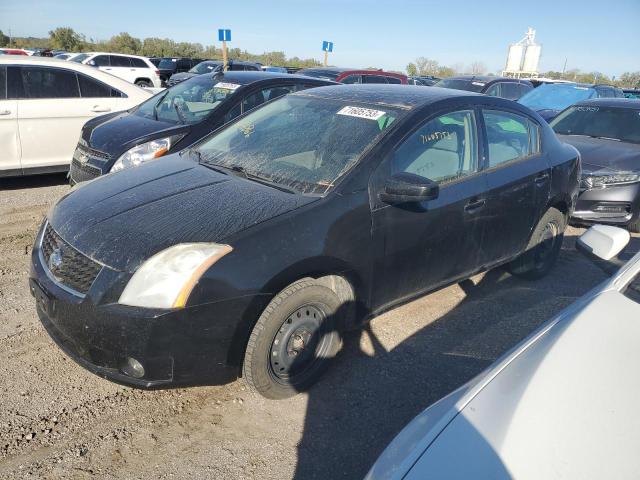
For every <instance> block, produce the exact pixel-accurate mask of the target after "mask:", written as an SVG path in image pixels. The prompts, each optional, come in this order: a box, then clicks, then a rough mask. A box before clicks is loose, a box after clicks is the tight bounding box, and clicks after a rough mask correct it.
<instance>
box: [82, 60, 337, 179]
mask: <svg viewBox="0 0 640 480" xmlns="http://www.w3.org/2000/svg"><path fill="white" fill-rule="evenodd" d="M331 84H333V82H330V81H328V80H320V79H315V78H309V77H303V76H301V75H289V74H286V73H285V74H276V73H264V72H226V73H222V72H219V73H216V74H207V75H198V76H196V77H194V78H192V79H190V80H187V81H185V82H182V83H180V84H178V85H176V86H174V87H171V88H168V89H166V90H164V91H163V92H160V93H159V94H157V95H155V96H153V97H152V98H150V99H149V100H147V101H145V102H143V103H141V104H140V105H138V106H137V107H135V108H133V109H131V110H128V111H126V112H116V113H113V114H107V115H102V116H100V117H96V118H94V119H91V120H89V121H88V122H87V123H85V125H84V127H83V128H82V132H81V135H80V140H79V142H78V146H77V148H76V151H75V153H74V155H73V159H72V161H71V167H70V170H69V180H70V183H71V184H72V185H73V184H75V183H78V182H83V181H86V180H91V179H93V178H96V177H98V176H100V175H102V174H105V173H109V172H114V171H119V170H124V169H125V168H129V167H133V166H138V165H140V164H141V163H145V162H148V161H150V160H154V159H156V158H159V157H161V156H163V155H165V154H168V153H175V152H178V151H180V150H181V149H183V148H184V147H186V146H188V145H191V144H192V143H194V142H195V141H197V140H199V139H200V138H202V137H204V136H205V135H207V134H208V133H210V132H212V131H213V130H215V129H217V128H218V127H220V126H221V125H223V124H224V123H227V122H229V121H231V120H233V119H234V118H235V117H237V116H238V115H241V114H243V113H245V112H248V111H249V110H251V109H252V108H255V107H257V106H258V105H260V104H262V103H264V102H267V101H269V100H273V99H274V98H277V97H280V96H282V95H285V94H287V93H291V92H296V91H299V90H304V89H307V88H313V87H319V86H324V85H331Z"/></svg>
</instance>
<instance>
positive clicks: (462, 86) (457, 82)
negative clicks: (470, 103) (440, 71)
mask: <svg viewBox="0 0 640 480" xmlns="http://www.w3.org/2000/svg"><path fill="white" fill-rule="evenodd" d="M484 86H485V82H476V81H474V80H467V79H460V78H445V79H444V80H440V81H439V82H437V83H436V84H435V85H434V87H442V88H453V89H455V90H466V91H468V92H476V93H480V92H481V91H482V89H483V88H484Z"/></svg>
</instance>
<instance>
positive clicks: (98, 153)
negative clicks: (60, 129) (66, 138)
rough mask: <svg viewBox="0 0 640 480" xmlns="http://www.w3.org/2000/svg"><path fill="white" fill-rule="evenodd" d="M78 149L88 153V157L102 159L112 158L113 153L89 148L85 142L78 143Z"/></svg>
mask: <svg viewBox="0 0 640 480" xmlns="http://www.w3.org/2000/svg"><path fill="white" fill-rule="evenodd" d="M78 150H80V151H81V152H82V153H84V154H85V155H87V156H88V157H93V158H99V159H100V160H111V155H109V154H108V153H105V152H101V151H100V150H94V149H93V148H89V147H88V146H86V145H85V144H84V143H82V142H79V143H78Z"/></svg>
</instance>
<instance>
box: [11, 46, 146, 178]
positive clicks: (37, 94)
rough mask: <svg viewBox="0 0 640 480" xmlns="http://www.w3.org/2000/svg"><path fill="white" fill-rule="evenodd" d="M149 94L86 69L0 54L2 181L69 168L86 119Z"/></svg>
mask: <svg viewBox="0 0 640 480" xmlns="http://www.w3.org/2000/svg"><path fill="white" fill-rule="evenodd" d="M150 96H151V93H150V92H147V91H146V90H145V89H143V88H138V87H136V86H135V85H133V84H131V83H129V82H126V81H124V80H121V79H120V78H117V77H114V76H113V75H109V74H107V73H104V72H101V71H100V70H98V69H97V68H92V67H89V66H86V65H81V64H78V63H73V62H67V61H64V60H57V59H52V58H45V57H27V56H19V55H2V56H0V152H1V154H0V177H6V176H19V175H29V174H35V173H51V172H62V171H67V170H69V165H70V163H71V158H72V157H73V152H74V151H75V148H76V145H77V143H78V137H79V136H80V130H81V129H82V126H83V125H84V124H85V122H86V121H87V120H89V119H90V118H92V117H96V116H98V115H103V114H105V113H108V112H116V111H120V110H127V109H129V108H131V107H134V106H136V105H138V104H139V103H141V102H143V101H144V100H146V99H148V98H149V97H150Z"/></svg>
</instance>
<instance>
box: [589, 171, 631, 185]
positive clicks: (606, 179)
mask: <svg viewBox="0 0 640 480" xmlns="http://www.w3.org/2000/svg"><path fill="white" fill-rule="evenodd" d="M583 179H584V183H585V184H586V186H587V187H588V188H599V187H600V188H601V187H604V186H605V185H619V184H625V183H635V182H638V181H640V174H638V173H628V172H620V173H613V174H611V175H584V176H583Z"/></svg>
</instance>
